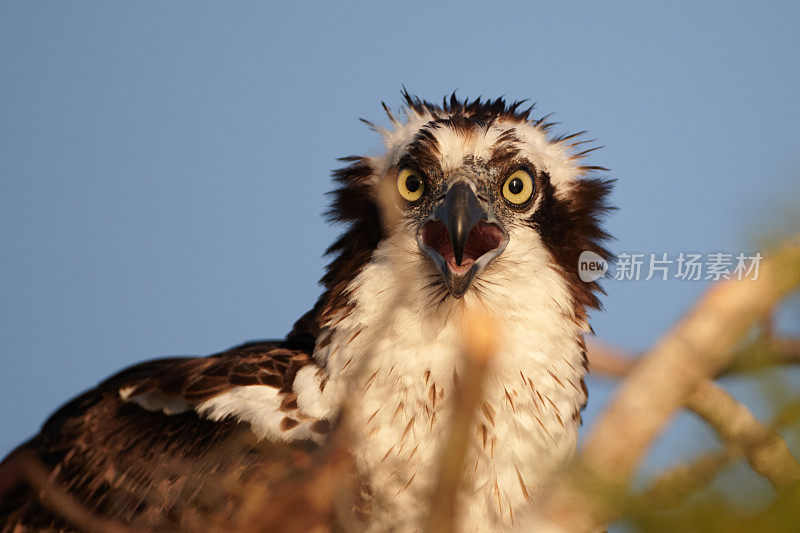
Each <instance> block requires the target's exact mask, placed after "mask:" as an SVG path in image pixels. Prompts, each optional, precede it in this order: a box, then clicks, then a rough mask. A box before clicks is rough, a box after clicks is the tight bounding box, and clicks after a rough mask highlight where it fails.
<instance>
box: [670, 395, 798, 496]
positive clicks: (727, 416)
mask: <svg viewBox="0 0 800 533" xmlns="http://www.w3.org/2000/svg"><path fill="white" fill-rule="evenodd" d="M686 405H687V407H689V408H690V409H691V410H692V411H694V412H695V413H697V414H698V415H699V416H700V417H701V418H703V420H705V421H706V422H708V423H709V424H710V425H711V426H712V427H713V428H714V429H715V430H716V431H717V433H719V435H720V436H721V437H722V438H723V439H724V440H725V441H726V442H727V443H728V444H729V445H731V446H733V447H734V448H737V449H740V450H741V451H742V453H743V454H744V457H745V459H746V460H747V462H748V464H749V465H750V467H751V468H752V469H753V470H754V471H755V472H756V473H758V474H760V475H762V476H764V477H765V478H766V479H767V480H768V481H769V482H770V483H771V484H772V486H773V487H775V489H776V490H785V489H787V488H789V487H790V486H792V485H794V484H795V483H797V482H798V481H800V465H798V464H797V460H796V459H795V458H794V456H793V455H792V454H791V452H790V451H789V447H788V446H786V442H785V441H784V440H783V437H781V436H780V434H778V432H777V431H774V430H772V429H770V428H768V427H767V426H765V425H764V424H762V423H761V422H759V421H758V420H757V419H756V418H755V417H754V416H753V415H752V413H750V410H749V409H748V408H747V407H746V406H745V405H743V404H741V403H740V402H738V401H737V400H736V399H735V398H733V396H731V395H730V394H728V392H727V391H725V389H723V388H722V387H720V386H718V385H716V384H714V383H712V382H710V381H706V382H704V383H702V384H701V385H700V386H699V387H698V388H697V390H695V392H694V393H692V395H691V396H689V400H688V402H687V404H686Z"/></svg>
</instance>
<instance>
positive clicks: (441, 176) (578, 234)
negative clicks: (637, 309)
mask: <svg viewBox="0 0 800 533" xmlns="http://www.w3.org/2000/svg"><path fill="white" fill-rule="evenodd" d="M403 94H404V100H405V105H404V107H403V110H402V111H403V112H402V114H401V115H395V114H393V113H392V112H391V111H390V110H389V108H388V107H387V106H386V105H385V104H384V105H383V108H384V110H385V111H386V113H387V115H388V117H389V120H390V122H391V123H390V125H389V126H388V127H386V128H384V127H380V126H376V125H374V124H372V123H368V124H369V125H370V126H371V127H372V128H373V129H375V130H377V131H378V132H380V134H381V135H382V137H383V141H384V144H385V151H384V152H383V153H382V154H381V155H379V156H376V157H348V158H344V160H343V161H345V162H346V166H345V167H344V168H342V169H340V170H338V171H336V172H335V173H334V176H335V178H336V180H337V182H338V184H339V186H338V188H337V189H336V190H335V191H334V192H333V193H332V194H333V203H332V209H331V211H330V218H331V220H332V221H335V222H339V223H344V224H345V225H346V231H345V232H344V234H343V235H342V236H341V237H340V238H339V239H338V240H337V241H336V242H335V243H334V244H333V245H332V246H331V247H330V248H329V249H328V250H327V253H328V254H330V255H331V256H332V261H331V262H330V264H329V265H328V267H327V270H326V272H325V275H324V277H323V278H322V284H323V286H324V293H323V294H322V296H321V297H320V298H319V300H318V302H317V303H316V305H315V306H314V308H313V309H312V310H311V311H310V312H309V313H307V314H306V315H304V316H303V317H302V318H300V320H298V321H297V323H296V324H295V326H294V328H293V330H292V331H291V332H290V333H289V334H288V336H287V337H286V339H284V340H279V341H259V342H250V343H247V344H243V345H241V346H238V347H235V348H232V349H230V350H228V351H225V352H222V353H218V354H214V355H211V356H208V357H198V358H195V357H174V358H168V359H158V360H153V361H149V362H145V363H142V364H139V365H136V366H133V367H131V368H128V369H127V370H124V371H122V372H120V373H119V374H117V375H115V376H113V377H111V378H110V379H108V380H107V381H105V382H103V383H101V384H100V385H99V386H98V387H96V388H94V389H92V390H90V391H88V392H86V393H84V394H82V395H80V396H79V397H77V398H76V399H74V400H72V401H71V402H69V403H68V404H66V405H65V406H63V407H62V408H61V409H59V410H58V411H57V412H56V413H55V414H54V415H53V416H52V417H51V418H50V419H49V420H48V421H47V422H46V423H45V424H44V426H43V427H42V429H41V432H40V433H39V434H38V435H36V436H35V437H33V438H32V439H31V440H30V441H28V442H27V443H25V444H23V445H22V446H20V447H19V448H18V449H17V450H15V451H14V452H13V453H12V454H11V455H10V456H9V457H8V458H7V459H6V460H5V462H4V463H3V465H2V470H3V471H4V472H3V473H2V475H3V478H2V480H3V481H2V483H0V490H2V491H3V493H2V495H0V497H1V498H2V503H0V525H2V526H3V527H2V530H3V531H6V530H14V531H16V530H17V529H16V528H21V529H24V528H56V529H62V528H65V529H69V528H71V527H75V523H74V522H73V523H71V522H70V519H69V517H65V516H63V513H62V514H59V513H56V512H55V511H54V507H53V505H52V502H51V501H48V499H47V498H46V497H44V496H42V493H41V491H39V490H37V487H33V485H34V483H32V482H31V481H30V479H29V478H24V479H23V478H20V479H16V481H15V480H14V479H12V478H13V476H12V475H11V473H12V472H15V471H16V470H15V469H14V468H13V465H14V464H15V462H18V461H20V460H21V458H27V459H30V458H34V459H35V460H36V461H38V464H40V465H42V466H43V467H44V468H45V469H46V471H47V472H48V475H49V479H50V480H51V481H52V482H53V484H54V485H55V486H56V487H59V488H60V489H61V490H62V491H63V494H62V495H64V494H66V495H68V496H70V497H71V498H72V499H73V501H74V502H78V503H80V504H81V505H82V506H83V507H84V508H85V510H88V511H89V512H91V513H93V516H96V517H100V518H102V519H104V520H110V521H112V522H116V523H121V524H126V525H128V526H131V527H134V528H136V529H180V528H189V527H190V524H189V522H187V520H189V519H188V518H187V517H194V518H195V519H197V517H202V516H203V512H204V511H208V510H210V509H215V508H217V507H215V506H216V505H217V504H218V503H219V502H217V504H214V503H209V502H211V501H213V498H212V499H209V498H211V497H210V496H208V494H207V493H208V490H206V489H208V488H209V487H211V486H212V485H213V486H214V487H217V488H218V489H219V490H223V489H221V488H219V487H220V486H222V485H224V483H223V481H221V480H224V481H225V482H226V483H227V482H229V481H230V480H231V479H233V480H237V481H238V480H242V479H246V478H247V476H248V475H250V474H251V473H252V472H253V471H255V470H258V469H262V470H264V471H269V472H275V471H279V472H283V471H282V470H280V467H281V465H283V466H282V467H283V468H284V470H285V468H288V467H286V464H288V463H292V461H295V462H296V461H298V460H299V459H298V458H299V457H302V456H301V455H298V454H300V451H304V452H309V451H313V449H314V448H315V447H318V446H324V445H325V442H326V440H327V439H329V436H330V434H331V431H332V429H338V428H341V427H342V426H343V425H344V426H346V427H345V428H344V429H346V430H347V431H348V434H349V435H350V437H351V438H350V441H349V447H348V450H349V453H350V455H351V456H352V461H353V464H354V465H355V470H356V472H357V476H358V483H359V485H358V486H359V488H360V489H359V490H358V491H357V492H358V494H357V496H358V498H357V499H358V500H359V501H358V505H359V510H361V512H360V513H358V521H357V522H355V523H357V524H358V527H359V528H362V529H365V530H370V531H387V530H397V531H406V530H418V529H420V528H421V527H422V526H423V525H424V523H425V518H426V513H427V512H428V508H429V502H430V498H431V494H432V491H433V490H434V481H435V480H434V477H435V472H436V471H437V466H436V463H437V457H438V452H439V450H440V448H441V443H442V441H443V436H445V435H446V434H447V433H446V431H447V429H448V422H449V419H450V417H449V413H450V412H451V410H452V407H453V392H454V390H455V389H456V387H457V385H458V379H459V378H458V376H459V372H460V371H461V369H462V368H463V361H462V358H461V355H460V351H459V349H460V345H461V339H462V336H463V335H464V327H465V324H467V323H468V322H467V321H465V316H467V314H468V313H471V312H480V313H485V314H486V315H488V316H490V317H491V318H492V323H493V324H496V331H495V335H496V340H497V354H496V356H495V357H494V358H493V359H492V360H491V362H490V366H489V368H488V371H487V376H486V378H485V386H484V392H483V397H482V398H481V401H480V409H479V411H478V413H477V414H476V419H475V420H474V428H472V430H471V432H470V433H469V435H471V441H470V444H469V447H468V451H467V456H466V459H465V461H466V465H467V467H466V470H465V473H464V479H463V486H462V487H461V488H460V489H459V491H460V492H459V494H458V505H459V507H458V508H459V512H458V517H459V518H458V520H459V524H458V526H459V528H460V529H464V530H491V529H507V528H509V527H511V526H512V525H513V524H514V520H515V515H516V516H517V517H518V516H520V513H521V512H523V511H524V510H525V509H526V508H529V507H530V506H531V504H532V503H534V502H535V501H536V499H537V497H538V495H539V492H540V490H541V488H542V485H543V483H545V482H546V481H547V479H548V477H550V476H551V475H552V474H553V473H554V472H555V471H556V470H557V469H558V467H559V465H560V464H562V463H563V462H564V461H565V460H566V459H567V458H568V457H569V456H570V455H571V454H572V453H573V452H574V450H575V448H576V443H577V428H578V425H579V424H580V413H581V410H582V408H583V407H584V405H585V403H586V399H587V392H586V386H585V385H584V376H585V374H586V372H587V371H588V364H587V359H586V353H585V345H584V340H583V336H584V334H586V333H587V332H590V327H589V325H588V322H587V311H588V310H589V309H592V308H595V309H596V308H599V305H600V304H599V301H598V293H599V292H601V290H600V288H599V287H598V285H597V283H596V282H583V281H581V279H580V277H579V274H578V257H579V255H580V254H581V252H583V251H591V252H594V253H596V254H598V255H600V256H602V257H605V258H607V257H609V254H608V252H607V251H606V250H605V249H604V248H603V246H602V243H603V240H604V239H606V238H607V234H606V233H605V232H604V231H603V229H602V228H601V221H602V220H601V219H602V218H603V215H604V213H605V212H606V211H607V210H608V209H609V207H608V204H607V201H606V200H607V195H608V193H609V192H610V188H611V181H610V180H607V179H603V178H602V177H600V176H597V175H596V173H597V172H599V171H604V170H606V169H604V168H602V167H597V166H586V165H584V164H582V162H581V159H582V157H583V156H584V155H585V154H586V153H587V152H589V151H591V150H585V151H582V152H580V149H579V148H577V147H578V146H579V145H580V144H582V142H577V141H576V140H575V137H576V136H578V135H580V134H574V135H568V136H561V137H552V136H551V135H550V133H549V129H550V127H551V126H552V124H548V123H545V120H546V117H545V118H540V119H538V120H534V119H533V118H531V116H530V113H531V109H532V107H533V106H531V107H530V108H523V106H522V102H514V103H506V102H505V101H504V100H503V99H502V98H498V99H495V100H485V101H482V100H481V99H480V98H479V99H476V100H473V101H470V100H468V99H467V100H463V101H461V100H459V99H457V98H456V96H455V94H454V95H453V96H451V97H450V98H449V99H448V98H445V99H444V100H443V102H442V104H441V105H436V104H433V103H430V102H427V101H423V100H420V99H419V98H417V97H414V96H411V95H409V94H408V93H407V92H405V91H404V93H403ZM581 133H583V132H581ZM584 142H588V141H584ZM345 404H347V406H348V413H347V416H346V417H340V415H341V411H342V409H343V406H344V405H345ZM265 444H266V445H267V446H266V447H265V446H264V445H265ZM301 462H302V461H301ZM281 475H282V474H280V473H279V474H273V473H270V474H268V475H266V476H265V477H264V480H265V481H264V483H269V482H270V480H274V479H277V478H279V477H281ZM18 477H19V476H18ZM9 479H11V481H9ZM209 480H211V481H209ZM39 488H41V487H39ZM230 492H235V491H230ZM263 505H265V506H269V505H270V502H269V501H264V503H263ZM219 507H222V506H219ZM195 524H196V522H195Z"/></svg>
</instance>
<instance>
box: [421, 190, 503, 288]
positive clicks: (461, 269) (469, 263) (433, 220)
mask: <svg viewBox="0 0 800 533" xmlns="http://www.w3.org/2000/svg"><path fill="white" fill-rule="evenodd" d="M417 242H418V243H419V246H420V248H422V250H424V251H425V253H427V254H428V256H429V257H430V258H431V260H432V261H433V262H434V264H435V265H436V267H437V268H438V269H439V271H440V272H441V274H442V277H443V278H444V281H445V283H446V284H447V289H448V290H449V291H450V294H452V295H453V296H454V297H455V298H461V297H462V296H464V293H466V292H467V289H468V288H469V285H470V283H471V282H472V280H473V279H474V278H475V276H477V275H478V274H480V273H481V272H482V271H483V269H484V268H486V266H487V265H488V264H489V263H490V262H491V261H492V259H494V258H495V257H497V256H498V255H500V254H501V253H502V252H503V250H505V248H506V245H507V244H508V234H507V233H506V231H505V229H503V227H502V226H501V225H500V223H499V222H498V221H497V219H496V218H495V217H494V215H493V213H492V210H491V208H490V206H488V205H487V204H486V203H484V202H482V201H481V200H479V199H478V197H477V196H476V195H475V193H474V192H473V190H472V187H471V186H470V185H469V183H468V182H466V181H457V182H455V183H454V184H453V185H451V186H450V189H448V191H447V193H446V194H445V196H444V198H442V200H440V201H439V203H438V204H437V205H436V206H434V208H433V212H432V214H431V216H430V217H428V219H427V220H426V221H425V223H424V224H422V226H421V227H420V229H419V231H418V232H417Z"/></svg>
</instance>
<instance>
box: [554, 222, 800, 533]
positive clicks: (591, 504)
mask: <svg viewBox="0 0 800 533" xmlns="http://www.w3.org/2000/svg"><path fill="white" fill-rule="evenodd" d="M798 284H800V237H795V239H794V240H793V241H792V242H791V243H790V244H787V245H785V246H784V247H783V248H782V249H780V250H779V251H777V252H776V253H775V254H774V255H772V256H770V257H769V258H767V259H765V260H764V261H763V263H762V265H761V273H760V276H759V278H758V280H752V281H744V282H742V281H735V280H729V281H725V282H721V283H717V284H715V285H714V286H713V287H712V288H711V289H710V290H709V291H708V292H707V293H706V294H705V296H704V297H703V298H702V299H701V300H700V302H699V304H698V305H697V306H696V307H695V308H694V309H693V310H692V311H691V312H690V313H689V314H688V315H687V316H686V317H685V318H684V319H683V320H682V321H681V322H680V323H678V324H677V326H676V327H675V328H674V329H673V330H672V331H670V332H669V333H668V334H667V335H666V336H664V337H663V338H662V339H661V340H660V341H659V342H658V343H657V344H656V345H655V346H654V347H653V348H652V349H651V350H649V351H648V352H647V353H646V354H645V355H644V356H643V357H642V358H641V360H640V361H639V362H638V363H637V365H636V366H635V367H634V368H633V369H632V370H631V372H630V376H629V378H628V379H627V380H626V381H625V382H624V383H623V384H622V385H621V387H620V390H619V392H618V394H617V396H616V398H615V399H614V400H613V401H612V403H611V405H610V406H609V408H608V409H607V411H606V412H605V413H604V415H603V416H602V417H601V418H600V420H599V421H598V423H597V425H596V426H595V430H594V432H593V433H592V434H591V435H590V436H589V438H588V440H587V443H586V447H585V448H584V451H583V453H582V455H581V457H580V459H579V462H578V463H577V464H576V465H575V467H574V473H573V474H572V475H571V476H565V477H563V478H561V479H559V480H558V481H557V482H556V485H555V486H554V487H553V488H552V489H551V492H550V494H549V496H548V497H547V498H546V499H545V500H544V502H543V505H542V506H541V507H540V509H539V516H540V518H543V519H545V520H546V521H547V522H549V523H550V524H553V525H557V526H560V527H561V528H563V529H564V530H569V531H591V530H595V529H598V528H600V527H602V524H604V523H605V522H606V521H607V520H608V519H609V518H611V517H612V516H614V514H615V513H616V512H617V510H618V509H617V508H615V506H614V504H613V503H611V504H609V503H608V502H607V500H606V501H605V502H601V501H600V500H599V499H598V498H597V496H595V495H593V493H594V492H596V490H593V491H587V490H586V487H587V485H586V481H585V477H586V476H589V477H590V478H592V479H594V480H596V481H597V483H598V484H599V485H600V486H607V487H620V486H625V485H626V484H627V482H628V480H629V479H630V477H631V475H632V473H633V471H634V469H635V468H636V466H637V465H638V464H639V461H640V460H641V458H642V456H643V455H644V453H645V451H646V450H647V449H648V448H649V447H650V445H651V443H652V442H653V440H654V439H655V437H656V436H657V435H658V434H659V433H660V432H661V430H662V429H663V428H664V427H665V426H666V424H667V422H668V421H669V419H670V418H671V417H672V415H673V413H674V412H675V411H676V410H677V409H679V408H680V407H681V406H682V405H683V404H684V403H685V402H686V400H687V398H688V397H689V396H690V395H691V394H692V392H693V391H694V390H696V389H697V387H698V386H699V385H700V384H701V383H702V382H703V381H705V380H707V379H708V378H710V377H711V376H713V375H715V374H716V373H717V372H719V371H720V369H722V368H724V367H725V365H726V364H727V363H729V360H730V357H731V354H732V348H733V347H734V346H735V345H736V344H737V343H738V342H739V341H740V339H741V338H742V336H744V335H745V334H746V333H747V332H748V331H749V329H750V328H751V327H752V325H753V324H754V323H755V322H757V321H758V320H760V319H761V318H763V317H764V316H765V315H766V314H767V313H768V312H769V311H770V309H771V308H772V307H773V306H774V305H775V304H776V303H777V302H778V301H779V300H780V299H781V298H783V297H784V296H786V295H787V294H788V293H789V292H791V291H792V290H793V289H795V288H796V287H797V285H798ZM576 482H581V483H583V485H582V486H583V487H584V488H583V489H581V488H580V487H579V486H578V485H577V483H576ZM596 488H597V487H594V489H596Z"/></svg>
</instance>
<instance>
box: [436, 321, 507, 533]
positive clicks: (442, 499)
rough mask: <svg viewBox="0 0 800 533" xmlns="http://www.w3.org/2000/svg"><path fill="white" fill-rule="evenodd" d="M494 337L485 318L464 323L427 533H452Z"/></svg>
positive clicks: (493, 329)
mask: <svg viewBox="0 0 800 533" xmlns="http://www.w3.org/2000/svg"><path fill="white" fill-rule="evenodd" d="M495 336H496V333H495V328H494V327H493V324H492V322H491V321H490V320H489V318H488V317H487V316H484V315H481V316H468V317H466V320H465V337H466V338H465V341H464V346H463V354H464V367H463V371H462V376H461V378H460V379H459V383H458V387H457V388H456V391H455V400H454V401H455V403H454V406H453V413H452V416H451V419H450V420H451V426H450V434H449V436H448V439H447V440H446V441H445V443H444V445H443V446H442V450H441V452H440V453H439V475H438V481H437V484H436V490H435V492H434V493H433V501H432V502H431V508H430V512H429V514H428V524H427V529H426V530H427V531H429V532H431V533H444V532H449V531H456V530H457V529H456V525H457V522H458V521H457V520H456V500H457V496H458V489H459V488H460V487H461V480H462V476H463V472H464V460H465V457H466V454H467V452H468V445H469V441H470V438H469V437H470V430H471V428H472V420H473V418H474V415H475V412H476V411H477V408H478V406H479V405H480V402H481V398H482V397H483V394H482V391H483V382H484V378H485V375H486V369H487V367H488V365H489V362H490V361H491V359H492V358H493V357H494V355H495V350H496V346H495V345H496V338H495Z"/></svg>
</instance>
